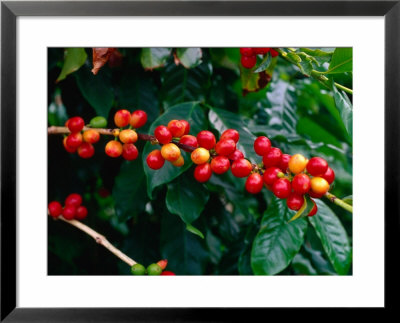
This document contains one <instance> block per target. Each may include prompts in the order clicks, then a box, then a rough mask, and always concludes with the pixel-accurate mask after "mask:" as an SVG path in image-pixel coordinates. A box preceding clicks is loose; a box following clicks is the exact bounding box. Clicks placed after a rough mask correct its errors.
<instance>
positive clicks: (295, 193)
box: [246, 136, 335, 216]
mask: <svg viewBox="0 0 400 323" xmlns="http://www.w3.org/2000/svg"><path fill="white" fill-rule="evenodd" d="M254 151H255V152H256V154H257V155H259V156H262V168H263V169H259V171H258V172H253V173H252V174H251V175H250V176H249V177H248V178H247V180H246V190H247V191H248V192H250V193H253V194H256V193H259V192H260V191H261V190H262V188H263V187H264V185H265V186H266V187H267V188H268V189H269V190H271V191H272V192H273V194H274V195H275V196H276V197H278V198H280V199H286V203H287V206H288V208H289V209H291V210H296V211H297V210H299V209H300V208H301V207H302V206H303V203H304V195H305V194H308V195H309V196H310V197H312V198H321V197H322V196H323V195H325V193H326V192H328V190H329V188H330V184H332V183H333V181H334V179H335V172H334V171H333V169H332V168H330V167H329V165H328V162H327V161H326V160H325V159H323V158H321V157H312V158H311V159H309V160H308V159H307V158H306V157H304V156H303V155H301V154H295V155H293V156H290V155H288V154H283V153H282V151H281V150H280V149H279V148H276V147H272V146H271V141H270V140H269V139H268V138H267V137H265V136H260V137H258V138H256V140H255V141H254ZM311 201H312V202H313V205H314V206H313V208H312V210H311V211H310V213H309V214H308V216H312V215H314V214H315V213H316V212H317V205H316V204H315V202H314V201H313V200H312V199H311Z"/></svg>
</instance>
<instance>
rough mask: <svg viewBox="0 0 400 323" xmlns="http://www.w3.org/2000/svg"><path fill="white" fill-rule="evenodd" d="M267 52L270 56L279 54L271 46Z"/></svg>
mask: <svg viewBox="0 0 400 323" xmlns="http://www.w3.org/2000/svg"><path fill="white" fill-rule="evenodd" d="M269 52H270V54H271V56H272V57H276V56H278V55H279V53H278V52H277V51H276V50H275V49H272V48H271V49H270V50H269Z"/></svg>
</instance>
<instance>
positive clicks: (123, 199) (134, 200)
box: [112, 158, 146, 221]
mask: <svg viewBox="0 0 400 323" xmlns="http://www.w3.org/2000/svg"><path fill="white" fill-rule="evenodd" d="M145 185H146V179H145V176H144V172H143V165H142V161H141V160H140V159H139V158H138V159H136V160H134V161H125V162H124V163H123V164H122V166H121V169H120V171H119V173H118V175H117V176H116V177H115V182H114V186H113V190H112V195H113V198H114V200H115V212H116V215H117V217H118V219H119V221H126V220H128V219H130V218H131V217H132V216H134V215H137V214H139V213H140V212H142V211H144V209H145V206H146V190H145V189H144V187H145Z"/></svg>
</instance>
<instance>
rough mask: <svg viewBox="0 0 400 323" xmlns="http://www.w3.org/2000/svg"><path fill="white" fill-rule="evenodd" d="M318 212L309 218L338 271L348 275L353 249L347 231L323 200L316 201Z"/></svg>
mask: <svg viewBox="0 0 400 323" xmlns="http://www.w3.org/2000/svg"><path fill="white" fill-rule="evenodd" d="M315 202H316V203H317V206H318V212H317V214H315V215H314V216H313V217H310V218H309V221H310V223H311V225H312V226H313V227H314V229H315V231H316V233H317V235H318V237H319V238H320V240H321V243H322V246H323V248H324V250H325V252H326V254H327V256H328V258H329V260H330V262H331V264H332V265H333V267H334V268H335V270H336V272H337V273H338V274H339V275H346V274H347V273H348V272H349V269H350V265H351V261H352V250H351V246H350V241H349V239H348V237H347V233H346V231H345V229H344V228H343V226H342V224H341V222H340V220H339V219H338V218H337V216H336V215H335V214H334V213H333V211H332V210H331V209H330V208H329V207H328V206H327V205H326V204H325V203H324V202H323V201H321V200H319V199H316V201H315Z"/></svg>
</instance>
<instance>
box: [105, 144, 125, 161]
mask: <svg viewBox="0 0 400 323" xmlns="http://www.w3.org/2000/svg"><path fill="white" fill-rule="evenodd" d="M104 150H105V152H106V154H107V155H108V156H110V157H113V158H117V157H119V156H121V154H122V144H121V143H120V142H119V141H116V140H110V141H109V142H108V143H107V145H106V147H105V149H104Z"/></svg>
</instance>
